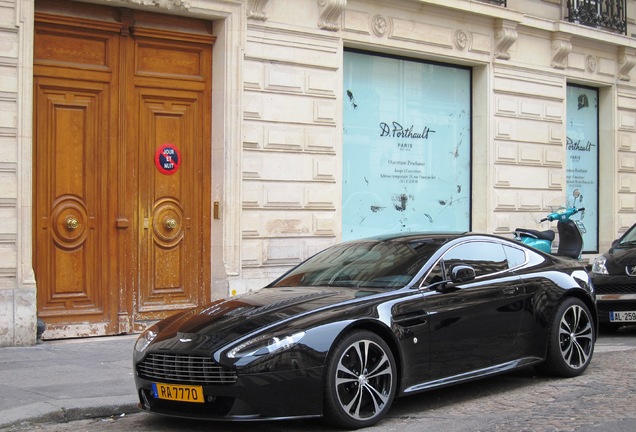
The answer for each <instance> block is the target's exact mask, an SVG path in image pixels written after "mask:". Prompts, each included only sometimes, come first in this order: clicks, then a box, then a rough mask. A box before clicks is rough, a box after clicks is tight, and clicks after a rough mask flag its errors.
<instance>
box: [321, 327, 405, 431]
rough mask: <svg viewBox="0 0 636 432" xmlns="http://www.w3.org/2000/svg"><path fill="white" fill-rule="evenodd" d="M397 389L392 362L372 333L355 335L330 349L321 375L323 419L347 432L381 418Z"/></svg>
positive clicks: (393, 362) (357, 333) (347, 337)
mask: <svg viewBox="0 0 636 432" xmlns="http://www.w3.org/2000/svg"><path fill="white" fill-rule="evenodd" d="M396 385H397V372H396V366H395V359H394V357H393V354H392V352H391V349H390V348H389V347H388V345H387V344H386V342H384V340H383V339H382V338H380V337H379V336H378V335H376V334H375V333H371V332H369V331H355V332H352V333H350V334H348V335H347V336H345V337H344V338H343V339H341V340H340V341H339V342H337V343H336V345H335V346H334V348H333V350H332V353H331V354H330V356H329V360H328V364H327V370H326V374H325V400H324V417H325V420H326V421H328V422H329V423H331V424H333V425H336V426H339V427H345V428H349V429H357V428H362V427H367V426H371V425H373V424H375V423H377V422H378V421H380V419H382V417H384V416H385V414H386V413H387V411H388V410H389V407H390V406H391V403H392V402H393V398H394V396H395V389H396Z"/></svg>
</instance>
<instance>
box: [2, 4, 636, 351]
mask: <svg viewBox="0 0 636 432" xmlns="http://www.w3.org/2000/svg"><path fill="white" fill-rule="evenodd" d="M100 3H102V4H109V5H113V6H118V7H132V8H142V9H147V10H152V11H154V12H163V13H166V14H173V13H177V14H181V15H186V16H194V17H198V18H204V19H209V20H212V21H214V32H215V34H216V37H217V41H216V43H215V46H214V59H213V62H214V65H213V77H214V78H213V89H214V90H213V102H212V121H213V125H214V133H213V139H212V142H211V146H212V155H213V157H212V173H213V178H212V181H213V185H212V191H213V192H212V193H213V197H212V201H218V202H219V203H220V218H219V219H218V220H216V219H215V220H214V221H213V226H212V245H211V250H212V257H213V258H212V263H211V266H212V275H213V283H212V287H211V288H210V289H211V292H212V297H213V298H217V297H221V296H224V295H227V294H231V295H233V294H238V293H242V292H245V291H247V290H252V289H258V288H260V287H262V286H263V285H264V284H265V283H267V282H269V281H271V280H272V279H273V278H274V277H276V276H277V275H279V274H280V273H282V272H283V271H284V270H285V269H287V268H289V267H290V266H292V265H294V264H296V263H298V262H300V261H301V260H303V259H305V258H307V257H309V256H310V255H312V254H313V253H315V252H317V251H318V250H320V249H322V248H324V247H326V246H328V245H330V244H333V243H335V242H337V241H339V239H340V238H341V219H342V209H341V204H340V203H341V191H342V178H341V177H342V176H341V173H342V158H341V155H342V127H343V124H342V106H343V103H344V95H343V88H342V87H343V86H342V82H343V80H342V73H343V70H342V66H343V52H344V49H345V48H358V49H364V50H367V51H371V52H374V51H375V52H382V53H390V54H395V55H400V56H405V57H412V58H416V59H425V60H433V61H438V62H444V63H450V64H459V65H463V66H468V67H470V68H472V73H473V75H472V76H473V131H472V146H473V157H472V161H473V166H472V177H473V180H472V186H473V196H472V229H473V230H474V231H484V232H490V233H498V234H503V235H509V234H510V233H511V231H512V230H513V229H514V228H515V227H516V226H526V227H533V226H532V225H533V224H534V223H535V222H534V219H533V218H532V217H531V214H533V213H536V212H541V211H543V210H545V209H546V208H547V207H546V206H547V203H548V202H550V201H551V200H553V199H554V198H555V197H558V196H560V195H563V194H564V188H565V176H566V173H565V168H564V164H565V139H566V124H565V123H566V119H565V113H566V106H565V100H566V86H567V84H568V83H576V84H583V85H587V86H591V87H595V88H598V89H599V97H600V100H599V116H600V119H599V120H600V121H599V125H600V146H599V147H600V154H599V158H600V160H599V188H600V190H599V208H600V209H601V211H600V212H599V213H600V215H599V227H600V229H599V250H601V251H603V250H605V249H607V248H608V247H609V244H610V243H611V241H612V240H613V239H614V238H616V237H617V236H618V235H620V234H621V233H622V232H624V231H625V230H626V229H627V228H629V226H631V224H633V223H634V222H636V83H635V82H634V80H635V75H634V74H635V72H634V70H633V66H634V65H635V64H636V40H635V39H633V38H632V37H631V36H624V35H619V34H614V33H610V32H607V31H603V30H598V29H594V28H589V27H584V26H581V25H576V24H571V23H569V22H566V21H564V20H562V17H563V16H564V14H565V6H564V5H563V4H562V2H560V1H557V0H542V1H536V0H508V2H507V7H501V6H495V5H491V4H489V3H487V2H480V1H476V0H435V1H432V0H430V1H429V0H391V1H382V2H374V1H364V0H104V1H101V2H100ZM626 5H627V11H628V31H627V34H628V35H631V34H632V31H635V30H636V27H635V25H634V18H636V4H635V2H634V1H633V0H626ZM33 11H34V0H0V77H1V78H0V346H10V345H29V344H33V343H35V338H36V321H37V318H36V317H37V311H36V292H37V285H36V281H35V277H34V274H33V271H32V265H31V262H32V258H31V257H32V251H33V246H32V230H33V227H32V214H31V208H32V204H31V201H32V191H33V189H32V188H33V186H32V177H31V170H32V154H31V153H32V150H31V149H32V138H31V137H32V117H33V115H32V113H33V106H32V105H33V104H32V100H33V98H32V88H33V74H32V64H33V61H32V54H31V53H32V50H33V25H34V22H33V13H34V12H33ZM536 228H538V227H536ZM592 257H593V256H589V257H587V258H592Z"/></svg>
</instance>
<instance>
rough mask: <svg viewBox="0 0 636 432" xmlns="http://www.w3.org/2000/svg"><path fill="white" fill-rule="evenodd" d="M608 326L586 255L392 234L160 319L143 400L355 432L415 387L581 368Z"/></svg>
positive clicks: (145, 404)
mask: <svg viewBox="0 0 636 432" xmlns="http://www.w3.org/2000/svg"><path fill="white" fill-rule="evenodd" d="M596 328H597V322H596V304H595V297H594V290H593V286H592V283H591V281H590V279H589V276H588V274H587V272H586V271H585V269H584V268H583V267H582V266H581V265H580V264H579V263H578V262H577V261H575V260H571V259H565V258H559V257H556V256H552V255H548V254H544V253H542V252H539V251H537V250H534V249H531V248H528V247H525V246H524V245H522V244H521V243H517V242H514V241H512V240H507V239H504V238H500V237H496V236H490V235H479V234H403V235H394V236H382V237H377V238H371V239H364V240H359V241H351V242H347V243H342V244H339V245H335V246H333V247H330V248H328V249H326V250H324V251H323V252H321V253H318V254H317V255H315V256H313V257H312V258H310V259H308V260H307V261H305V262H303V263H302V264H300V265H298V266H297V267H295V268H293V269H292V270H290V271H289V272H287V273H286V274H284V275H283V276H281V277H280V278H278V279H277V280H275V281H274V282H272V283H271V284H270V285H268V286H267V287H265V288H263V289H261V290H259V291H256V292H251V293H248V294H245V295H241V296H237V297H232V298H228V299H225V300H219V301H215V302H213V303H211V304H209V305H207V306H205V307H201V308H198V309H195V310H190V311H185V312H182V313H178V314H176V315H174V316H172V317H170V318H167V319H165V320H163V321H160V322H159V323H157V324H156V325H153V326H152V327H150V328H148V329H147V330H146V331H145V332H144V333H143V334H142V335H141V336H140V337H139V339H138V341H137V343H136V345H135V350H134V369H135V372H136V373H135V381H136V385H137V389H138V393H139V398H140V407H141V408H143V409H145V410H148V411H152V412H156V413H160V414H166V415H170V416H184V417H196V418H205V419H227V420H259V419H282V418H292V417H320V416H322V417H324V418H325V420H327V421H328V422H330V423H332V424H335V425H337V426H341V427H346V428H351V429H354V428H359V427H365V426H370V425H372V424H374V423H376V422H377V421H379V420H380V419H381V418H382V417H383V416H384V415H385V414H386V413H387V411H388V410H389V407H390V406H391V403H392V401H393V399H394V398H395V397H399V396H405V395H409V394H413V393H415V392H420V391H425V390H430V389H434V388H438V387H443V386H447V385H451V384H455V383H459V382H463V381H468V380H473V379H477V378H482V377H486V376H490V375H493V374H498V373H503V372H507V371H510V370H513V369H517V368H522V367H527V366H531V365H537V366H540V367H541V368H542V369H543V370H544V371H546V372H547V373H550V374H554V375H558V376H564V377H572V376H576V375H579V374H581V373H582V372H583V371H584V370H585V369H586V368H587V366H588V364H589V362H590V359H591V357H592V352H593V350H594V341H595V338H596Z"/></svg>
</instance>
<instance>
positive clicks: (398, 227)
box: [342, 51, 471, 240]
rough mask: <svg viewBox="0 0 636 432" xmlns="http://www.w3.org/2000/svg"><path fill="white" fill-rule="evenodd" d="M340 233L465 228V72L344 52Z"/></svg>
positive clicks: (468, 117) (467, 85)
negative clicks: (341, 230)
mask: <svg viewBox="0 0 636 432" xmlns="http://www.w3.org/2000/svg"><path fill="white" fill-rule="evenodd" d="M344 73H345V76H344V88H343V91H344V99H345V102H344V115H343V117H344V130H343V146H344V149H343V216H342V218H343V220H342V222H343V223H342V225H343V233H342V236H343V240H350V239H357V238H362V237H367V236H371V235H378V234H383V233H390V232H406V231H466V230H469V229H470V206H471V202H470V196H471V191H470V174H471V96H470V94H471V72H470V70H469V69H465V68H458V67H451V66H446V65H438V64H431V63H424V62H419V61H411V60H405V59H399V58H393V57H384V56H377V55H369V54H366V53H360V52H350V51H347V52H346V53H345V64H344Z"/></svg>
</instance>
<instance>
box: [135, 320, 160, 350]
mask: <svg viewBox="0 0 636 432" xmlns="http://www.w3.org/2000/svg"><path fill="white" fill-rule="evenodd" d="M158 333H159V328H158V327H157V326H156V325H153V326H150V327H148V328H147V329H146V330H145V331H144V332H143V333H142V334H141V335H140V336H139V337H138V338H137V342H135V351H137V352H138V353H142V352H144V350H145V349H146V348H148V345H150V342H152V341H153V340H155V338H156V337H157V334H158Z"/></svg>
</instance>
